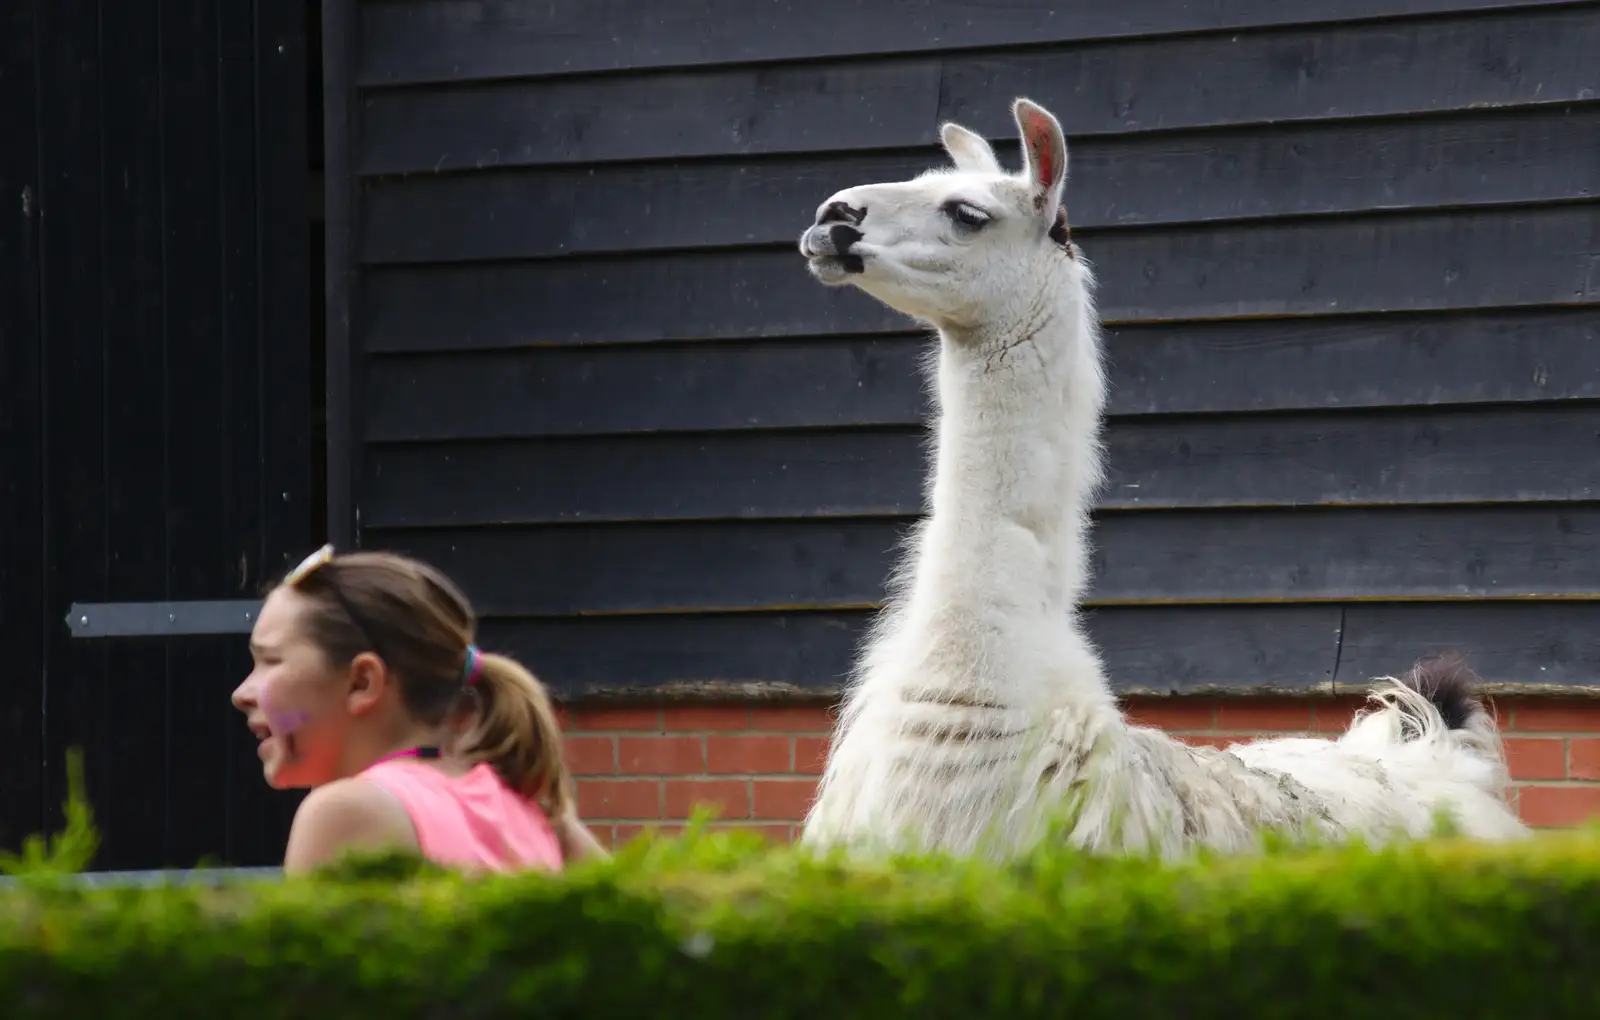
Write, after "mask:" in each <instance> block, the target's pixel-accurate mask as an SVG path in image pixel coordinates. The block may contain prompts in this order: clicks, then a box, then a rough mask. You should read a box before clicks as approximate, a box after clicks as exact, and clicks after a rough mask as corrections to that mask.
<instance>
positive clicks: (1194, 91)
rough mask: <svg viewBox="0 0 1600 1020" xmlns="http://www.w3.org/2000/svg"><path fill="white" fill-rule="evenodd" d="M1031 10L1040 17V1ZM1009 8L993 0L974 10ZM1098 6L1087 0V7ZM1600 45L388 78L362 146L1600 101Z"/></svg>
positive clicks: (1459, 25)
mask: <svg viewBox="0 0 1600 1020" xmlns="http://www.w3.org/2000/svg"><path fill="white" fill-rule="evenodd" d="M1090 6H1092V5H1090ZM1185 6H1194V5H1187V4H1186V5H1185ZM1209 6H1213V7H1214V6H1215V5H1209ZM1281 6H1282V5H1280V7H1281ZM1385 6H1389V7H1391V9H1392V6H1393V5H1392V4H1386V5H1385ZM1110 9H1111V8H1107V10H1110ZM1263 9H1265V8H1263ZM1282 9H1283V10H1287V8H1286V7H1282ZM1017 10H1018V11H1024V10H1026V11H1027V14H1028V17H1029V19H1030V20H1034V21H1037V20H1038V17H1039V12H1038V11H1037V10H1035V9H1032V8H1017ZM697 11H698V8H697ZM1000 15H1001V11H1000V9H999V8H996V7H994V6H992V5H990V6H986V7H985V8H984V9H983V11H982V12H981V14H980V15H978V16H976V17H973V18H972V19H971V24H973V25H976V26H982V25H988V24H995V23H999V22H1001V21H1003V20H1004V19H1003V18H1002V17H1001V16H1000ZM634 16H635V17H638V15H637V14H636V15H634ZM1090 16H1091V15H1089V14H1088V8H1087V7H1084V6H1083V5H1080V6H1079V7H1075V8H1073V16H1072V19H1071V20H1072V21H1077V20H1078V19H1079V18H1080V17H1090ZM1114 16H1115V17H1117V18H1119V19H1120V18H1123V17H1124V12H1122V11H1120V10H1119V11H1118V13H1117V14H1116V15H1114ZM1278 16H1279V17H1282V16H1283V15H1281V14H1280V15H1278ZM807 17H809V15H807ZM645 20H648V18H646V19H645ZM818 24H819V25H823V24H827V23H826V22H823V21H819V22H818ZM827 30H828V32H829V33H830V34H831V35H843V34H847V33H840V32H838V31H837V28H836V26H835V25H832V24H827ZM550 44H551V45H557V46H560V45H564V42H563V41H562V40H560V39H559V38H556V37H552V38H551V40H550ZM695 45H696V46H698V45H699V38H698V36H697V37H696V41H695ZM1597 51H1600V8H1597V6H1596V5H1595V4H1594V3H1592V2H1585V3H1573V4H1565V5H1557V6H1553V7H1547V8H1545V9H1524V10H1515V11H1506V12H1502V13H1497V14H1476V15H1469V16H1461V17H1453V18H1444V19H1436V20H1421V21H1403V22H1392V23H1379V24H1361V25H1346V26H1331V27H1330V26H1321V27H1316V28H1299V29H1290V30H1281V31H1270V32H1250V33H1245V34H1241V35H1237V36H1235V35H1229V34H1215V35H1194V36H1185V37H1181V38H1172V39H1157V40H1136V41H1128V42H1106V43H1103V44H1098V45H1089V46H1081V45H1080V46H1067V47H1058V48H1030V49H1026V50H1019V51H1016V52H980V53H951V54H946V55H943V56H926V57H904V58H896V59H886V60H876V61H848V62H841V63H823V64H817V63H806V64H792V65H783V66H777V67H759V66H751V65H749V64H742V63H741V64H739V65H738V66H734V67H727V68H717V69H703V70H692V71H681V72H673V73H658V74H642V75H639V74H636V75H618V76H607V77H601V78H582V79H576V80H570V81H569V80H564V79H561V78H542V79H530V80H523V81H506V82H497V83H484V84H476V85H459V86H454V87H449V88H410V89H401V90H392V91H391V90H378V91H369V92H367V93H366V94H365V95H364V96H363V97H362V129H361V136H360V138H359V139H358V141H357V147H356V157H355V160H354V162H355V165H356V168H357V170H358V172H360V173H364V174H376V173H411V172H418V171H439V170H459V169H476V168H481V167H489V166H521V165H530V164H546V163H568V164H588V163H597V162H606V161H612V160H636V159H668V158H680V159H681V158H685V157H701V156H725V155H735V154H737V155H754V154H775V153H796V152H820V151H841V150H851V149H892V148H903V147H910V146H918V145H935V144H937V142H938V126H939V123H940V121H941V120H946V119H955V120H958V121H961V122H963V123H966V124H967V126H969V127H971V128H973V129H974V130H976V131H979V132H981V133H983V134H986V135H989V136H991V137H995V138H1003V139H1010V138H1014V137H1015V134H1016V128H1015V125H1014V124H1013V123H1012V122H1011V120H1010V108H1009V107H1010V100H1011V97H1013V96H1018V95H1026V96H1029V97H1031V98H1033V99H1034V100H1036V101H1038V102H1041V103H1043V104H1044V105H1045V106H1047V107H1049V108H1050V109H1051V110H1052V111H1054V112H1055V113H1056V114H1057V115H1058V116H1059V117H1060V118H1061V121H1062V126H1063V128H1064V129H1065V131H1066V132H1067V134H1068V135H1069V136H1073V137H1075V136H1079V135H1091V134H1114V133H1122V132H1128V131H1149V130H1170V129H1176V128H1195V127H1219V126H1226V125H1230V124H1242V123H1267V122H1283V121H1294V120H1309V119H1321V118H1330V117H1331V118H1349V117H1378V116H1388V115H1404V114H1412V113H1423V112H1441V111H1446V110H1468V109H1475V108H1482V107H1494V106H1517V105H1526V104H1545V103H1554V104H1560V103H1569V102H1574V101H1582V100H1588V99H1593V98H1595V81H1594V74H1593V66H1594V65H1593V55H1594V54H1595V53H1596V52H1597ZM410 52H412V53H417V54H429V55H431V56H435V57H436V56H437V55H438V54H439V52H440V50H439V49H438V47H437V46H435V45H433V44H432V43H430V44H429V45H428V46H426V47H423V48H420V49H414V50H412V51H410ZM462 66H471V65H470V64H465V65H462Z"/></svg>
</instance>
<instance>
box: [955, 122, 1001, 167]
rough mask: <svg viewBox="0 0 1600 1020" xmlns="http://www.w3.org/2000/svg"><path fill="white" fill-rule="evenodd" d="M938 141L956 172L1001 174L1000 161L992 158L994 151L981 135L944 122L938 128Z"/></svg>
mask: <svg viewBox="0 0 1600 1020" xmlns="http://www.w3.org/2000/svg"><path fill="white" fill-rule="evenodd" d="M939 140H940V141H942V142H944V151H945V152H947V153H949V154H950V158H951V159H952V160H954V161H955V164H956V169H957V170H967V171H970V172H973V173H986V174H997V173H1001V172H1002V171H1001V169H1000V161H999V160H998V159H995V158H994V150H993V149H991V148H990V147H989V143H988V142H987V141H986V140H984V137H983V136H982V135H980V134H978V133H976V132H974V131H968V130H967V129H966V128H964V127H962V126H961V125H960V124H956V123H954V122H946V123H944V124H941V125H940V126H939Z"/></svg>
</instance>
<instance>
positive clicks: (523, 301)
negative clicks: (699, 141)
mask: <svg viewBox="0 0 1600 1020" xmlns="http://www.w3.org/2000/svg"><path fill="white" fill-rule="evenodd" d="M804 225H805V221H804V220H801V221H800V222H797V224H796V231H797V235H796V236H798V230H799V229H801V228H802V227H804ZM1597 251H1600V203H1589V204H1582V205H1559V206H1545V207H1540V208H1535V209H1523V208H1509V209H1495V210H1488V211H1475V212H1471V213H1459V214H1448V213H1433V214H1428V215H1397V214H1381V215H1374V216H1367V217H1352V218H1349V219H1313V220H1299V221H1290V222H1278V221H1266V222H1262V223H1249V224H1230V225H1224V226H1216V227H1187V228H1174V229H1167V230H1137V231H1118V232H1114V233H1108V234H1105V235H1103V236H1102V237H1100V238H1099V239H1098V240H1097V241H1096V243H1095V244H1094V245H1092V246H1086V254H1087V257H1088V258H1089V259H1090V260H1091V261H1092V262H1093V263H1094V264H1095V266H1096V267H1097V272H1098V274H1099V278H1100V280H1101V281H1102V283H1101V289H1100V294H1099V308H1100V313H1101V315H1102V317H1103V318H1104V319H1105V320H1107V321H1110V322H1136V321H1148V320H1173V319H1228V318H1250V317H1257V316H1271V315H1278V316H1287V315H1321V314H1329V313H1347V314H1348V313H1359V312H1377V311H1423V310H1432V309H1463V308H1491V307H1507V306H1519V305H1549V304H1556V305H1564V304H1582V303H1592V302H1595V301H1600V272H1597V271H1596V269H1595V253H1596V252H1597ZM363 296H364V302H363V312H364V314H363V316H362V322H363V324H364V328H363V329H362V330H361V332H362V333H363V334H364V335H363V337H362V346H363V347H364V348H365V349H366V350H367V351H425V350H464V349H470V348H493V347H516V346H524V345H534V344H561V343H579V342H593V341H647V340H679V339H683V340H708V339H733V338H744V337H751V336H818V335H830V334H850V333H884V332H903V331H905V330H906V329H907V328H909V326H910V325H911V324H910V321H909V320H908V319H907V318H906V317H905V316H902V315H900V314H899V313H897V312H894V311H892V310H890V309H889V308H887V307H885V306H884V305H881V304H879V303H878V302H876V301H874V300H872V299H871V298H868V297H867V296H866V295H864V294H862V293H861V292H860V291H858V290H856V289H855V288H853V287H849V288H838V287H835V288H829V287H823V286H822V285H821V284H818V283H817V282H816V281H814V280H813V279H811V277H810V275H809V274H808V273H807V272H806V271H805V264H804V260H803V259H802V257H801V256H800V254H799V253H798V252H797V251H796V250H794V248H793V246H792V245H786V246H784V247H782V248H778V247H773V248H748V249H743V250H731V251H707V252H692V253H673V254H664V255H653V256H644V257H637V258H626V259H621V258H605V257H589V258H572V259H554V260H543V261H535V262H496V263H456V264H448V265H427V266H382V267H374V268H372V269H370V270H369V271H368V274H367V279H366V286H365V287H364V288H363Z"/></svg>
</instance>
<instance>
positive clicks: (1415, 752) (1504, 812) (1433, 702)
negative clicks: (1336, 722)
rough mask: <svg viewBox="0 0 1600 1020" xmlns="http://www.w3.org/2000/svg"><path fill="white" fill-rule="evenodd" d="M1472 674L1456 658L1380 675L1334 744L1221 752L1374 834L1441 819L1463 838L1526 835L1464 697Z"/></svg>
mask: <svg viewBox="0 0 1600 1020" xmlns="http://www.w3.org/2000/svg"><path fill="white" fill-rule="evenodd" d="M1476 680H1477V677H1476V676H1475V675H1474V674H1473V673H1472V671H1471V670H1470V669H1468V668H1467V666H1466V664H1465V663H1464V662H1463V661H1462V660H1461V659H1460V658H1459V657H1455V656H1448V657H1441V658H1438V659H1433V660H1429V661H1427V662H1423V663H1419V664H1418V665H1417V666H1415V667H1414V668H1413V669H1412V670H1411V671H1410V672H1409V673H1408V674H1407V675H1406V676H1404V677H1402V678H1398V679H1396V678H1384V679H1383V680H1380V681H1379V682H1378V683H1377V684H1376V685H1375V686H1374V688H1373V691H1372V693H1371V695H1370V697H1371V700H1372V707H1371V708H1369V709H1368V710H1365V711H1363V712H1362V713H1360V714H1359V715H1358V716H1357V717H1356V719H1355V720H1354V721H1353V722H1352V723H1351V725H1350V728H1349V729H1348V730H1347V731H1346V732H1345V733H1344V734H1343V735H1341V736H1340V737H1339V739H1338V740H1334V741H1329V740H1316V739H1311V738H1295V737H1289V738H1283V739H1278V740H1264V741H1257V742H1254V743H1250V744H1242V745H1237V746H1235V747H1232V748H1230V749H1229V750H1230V751H1231V752H1232V753H1234V754H1235V755H1237V756H1238V757H1239V758H1240V760H1242V761H1244V762H1246V763H1247V764H1249V765H1251V766H1253V767H1256V768H1261V769H1266V770H1272V771H1277V772H1282V773H1284V774H1286V775H1289V776H1292V777H1294V778H1295V780H1296V781H1298V782H1300V783H1303V784H1305V785H1306V786H1307V787H1308V788H1310V789H1311V790H1313V791H1314V792H1315V793H1317V794H1318V795H1319V796H1321V797H1324V798H1327V799H1329V800H1332V801H1335V802H1337V803H1340V804H1343V805H1346V808H1345V810H1347V811H1349V812H1350V813H1351V814H1352V815H1353V816H1354V817H1357V818H1364V819H1369V820H1370V821H1371V822H1372V823H1373V824H1375V825H1379V826H1380V829H1382V830H1387V829H1389V828H1393V827H1394V826H1396V825H1398V826H1399V828H1400V829H1401V831H1402V832H1403V833H1404V834H1406V835H1410V836H1425V835H1428V834H1429V833H1430V832H1432V831H1433V829H1434V827H1435V825H1436V824H1437V823H1438V821H1439V818H1440V815H1445V816H1448V820H1449V822H1450V823H1452V824H1453V825H1454V826H1455V827H1456V828H1457V829H1458V830H1459V831H1460V832H1461V833H1462V834H1463V835H1465V836H1469V837H1471V838H1475V839H1484V840H1499V839H1509V838H1515V837H1518V836H1521V835H1524V834H1526V832H1527V831H1528V830H1527V827H1526V826H1524V825H1523V824H1522V822H1521V820H1520V819H1518V818H1517V815H1516V812H1515V811H1514V810H1513V809H1512V808H1511V805H1510V803H1509V802H1508V800H1507V798H1506V789H1507V785H1508V783H1509V780H1510V771H1509V769H1508V768H1507V766H1506V759H1505V751H1504V748H1503V745H1502V743H1501V741H1500V735H1499V733H1498V732H1497V730H1496V728H1495V723H1494V718H1493V716H1491V715H1490V714H1489V713H1488V712H1487V711H1486V710H1485V709H1484V707H1483V705H1482V704H1481V703H1480V702H1479V701H1478V700H1477V699H1476V697H1474V696H1473V694H1472V686H1473V684H1474V683H1475V682H1476Z"/></svg>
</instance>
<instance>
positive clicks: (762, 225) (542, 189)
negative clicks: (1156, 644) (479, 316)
mask: <svg viewBox="0 0 1600 1020" xmlns="http://www.w3.org/2000/svg"><path fill="white" fill-rule="evenodd" d="M1016 149H1017V146H1016V144H1015V143H1014V142H1012V141H1007V142H1006V143H1005V144H1001V145H997V146H996V150H997V152H998V154H999V155H1000V157H1001V159H1002V160H1003V161H1004V162H1005V164H1006V165H1008V166H1018V165H1020V159H1019V157H1018V155H1017V152H1016ZM1597 151H1600V104H1596V103H1586V104H1579V105H1574V106H1557V107H1550V108H1548V109H1539V110H1517V111H1514V112H1508V111H1498V110H1496V111H1489V112H1481V111H1474V112H1472V113H1469V114H1463V115H1452V116H1447V117H1437V118H1435V117H1417V118H1407V119H1403V120H1394V121H1379V122H1376V123H1374V122H1366V121H1360V122H1338V123H1329V124H1289V125H1284V126H1282V127H1272V128H1250V129H1235V130H1228V131H1203V132H1176V133H1166V132H1160V133H1153V134H1134V135H1121V136H1103V137H1094V136H1091V137H1089V138H1086V139H1084V140H1083V141H1082V142H1079V143H1075V144H1073V146H1072V149H1071V153H1072V180H1071V183H1070V185H1069V186H1068V190H1067V200H1068V205H1069V207H1070V208H1071V213H1072V222H1073V229H1074V231H1075V233H1076V235H1077V236H1078V238H1079V241H1080V243H1081V244H1084V245H1086V246H1088V247H1089V248H1091V249H1092V248H1093V247H1094V245H1095V244H1096V242H1097V239H1098V238H1099V237H1100V233H1101V231H1103V230H1105V229H1108V228H1116V227H1127V226H1151V225H1171V224H1180V223H1199V222H1212V221H1223V220H1235V219H1246V218H1270V217H1276V216H1304V215H1313V214H1315V215H1328V214H1336V213H1349V212H1365V211H1370V210H1375V209H1425V208H1433V207H1460V206H1476V205H1492V204H1507V203H1537V202H1547V201H1560V200H1572V199H1582V198H1591V197H1593V196H1595V195H1597V194H1600V160H1596V159H1595V158H1594V154H1595V152H1597ZM948 163H949V159H948V157H947V156H945V155H944V154H943V153H942V152H941V151H938V150H935V149H931V148H930V149H915V150H911V151H900V152H893V153H883V154H878V153H873V154H867V155H852V154H845V155H835V154H831V153H818V154H811V155H806V156H782V157H776V158H762V159H717V160H714V161H702V162H689V163H664V162H652V163H644V164H613V165H604V164H602V165H600V166H599V167H594V166H587V167H566V166H562V167H553V168H543V169H534V170H508V169H501V170H496V171H494V172H490V173H482V174H478V173H450V174H431V173H420V174H413V175H407V176H394V177H384V178H376V179H371V180H367V181H365V182H363V188H362V199H361V201H362V212H361V216H360V224H361V230H362V239H361V258H362V259H363V261H365V262H370V263H386V262H450V261H465V260H474V259H512V258H535V257H548V256H553V255H568V254H585V253H588V254H594V253H605V252H645V251H652V250H664V249H686V248H698V247H727V246H732V245H746V244H780V243H786V242H789V241H792V240H793V239H794V237H795V236H796V235H797V234H798V232H799V230H800V229H801V227H803V226H804V224H805V220H806V218H807V217H808V216H809V215H811V213H812V211H813V210H815V209H816V208H817V206H818V205H819V204H821V203H822V202H823V201H825V200H826V199H827V197H828V196H829V195H831V194H833V193H834V192H836V191H838V190H839V189H841V188H847V187H851V186H853V185H857V184H863V183H869V182H873V181H899V180H907V179H909V178H912V177H915V176H916V175H917V174H919V173H921V172H922V171H923V170H925V169H927V168H929V167H933V166H944V165H948ZM619 195H626V196H628V198H627V201H618V196H619Z"/></svg>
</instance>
